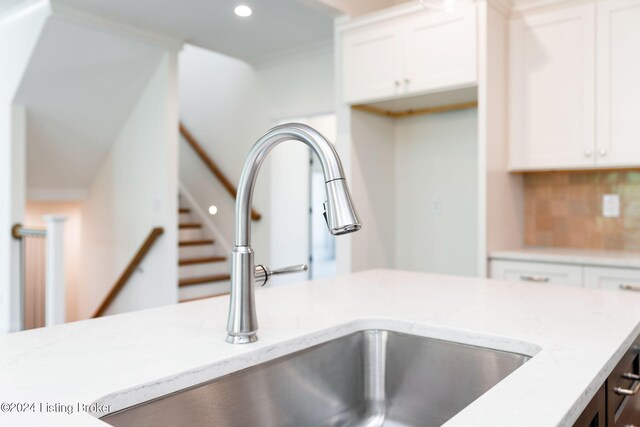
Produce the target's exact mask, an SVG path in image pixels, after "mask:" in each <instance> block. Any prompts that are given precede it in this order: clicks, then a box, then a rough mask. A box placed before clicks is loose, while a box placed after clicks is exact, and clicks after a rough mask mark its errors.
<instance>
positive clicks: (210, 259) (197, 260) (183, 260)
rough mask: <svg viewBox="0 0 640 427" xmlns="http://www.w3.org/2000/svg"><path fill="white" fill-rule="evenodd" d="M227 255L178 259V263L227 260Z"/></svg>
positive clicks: (204, 262)
mask: <svg viewBox="0 0 640 427" xmlns="http://www.w3.org/2000/svg"><path fill="white" fill-rule="evenodd" d="M226 260H227V257H226V256H209V257H201V258H184V259H181V260H179V261H178V265H193V264H207V263H210V262H222V261H226Z"/></svg>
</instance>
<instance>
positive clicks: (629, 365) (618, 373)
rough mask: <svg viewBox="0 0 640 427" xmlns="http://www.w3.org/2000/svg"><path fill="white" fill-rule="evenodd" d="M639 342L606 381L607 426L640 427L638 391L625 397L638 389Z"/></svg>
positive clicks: (626, 354)
mask: <svg viewBox="0 0 640 427" xmlns="http://www.w3.org/2000/svg"><path fill="white" fill-rule="evenodd" d="M638 344H639V341H638V340H636V341H635V343H634V344H633V345H632V346H631V348H630V349H629V350H627V352H626V353H625V355H624V356H623V357H622V360H620V362H619V363H618V365H616V367H615V368H614V370H613V372H611V375H609V378H608V379H607V383H606V384H607V415H608V416H607V418H608V422H607V425H609V426H614V427H626V426H629V425H640V391H639V392H637V393H635V394H632V395H627V394H628V393H625V390H626V391H634V389H635V388H636V387H639V388H640V381H638V374H640V355H639V354H638ZM621 389H622V390H621Z"/></svg>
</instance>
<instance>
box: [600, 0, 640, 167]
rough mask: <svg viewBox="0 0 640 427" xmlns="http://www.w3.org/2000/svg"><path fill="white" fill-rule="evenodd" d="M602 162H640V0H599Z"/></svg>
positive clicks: (620, 163)
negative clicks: (600, 0)
mask: <svg viewBox="0 0 640 427" xmlns="http://www.w3.org/2000/svg"><path fill="white" fill-rule="evenodd" d="M597 28H598V35H597V43H598V50H597V51H598V68H597V70H598V73H597V74H598V85H597V88H598V98H597V100H598V104H597V110H598V113H597V116H598V122H597V125H598V144H597V146H598V150H597V158H598V165H601V166H638V165H640V126H639V123H640V120H639V118H640V0H607V1H602V2H598V3H597Z"/></svg>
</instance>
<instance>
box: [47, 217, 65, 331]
mask: <svg viewBox="0 0 640 427" xmlns="http://www.w3.org/2000/svg"><path fill="white" fill-rule="evenodd" d="M43 218H44V220H45V221H46V222H47V260H46V264H47V265H46V270H47V271H46V279H45V289H46V290H45V324H46V326H51V325H57V324H60V323H64V322H65V315H66V307H65V290H64V222H65V220H66V219H67V218H66V217H65V216H58V215H45V216H44V217H43Z"/></svg>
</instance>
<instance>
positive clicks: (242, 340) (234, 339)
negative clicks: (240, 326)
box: [226, 334, 258, 344]
mask: <svg viewBox="0 0 640 427" xmlns="http://www.w3.org/2000/svg"><path fill="white" fill-rule="evenodd" d="M226 341H227V342H228V343H229V344H251V343H252V342H256V341H258V335H256V334H251V335H231V334H229V335H227V339H226Z"/></svg>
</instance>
